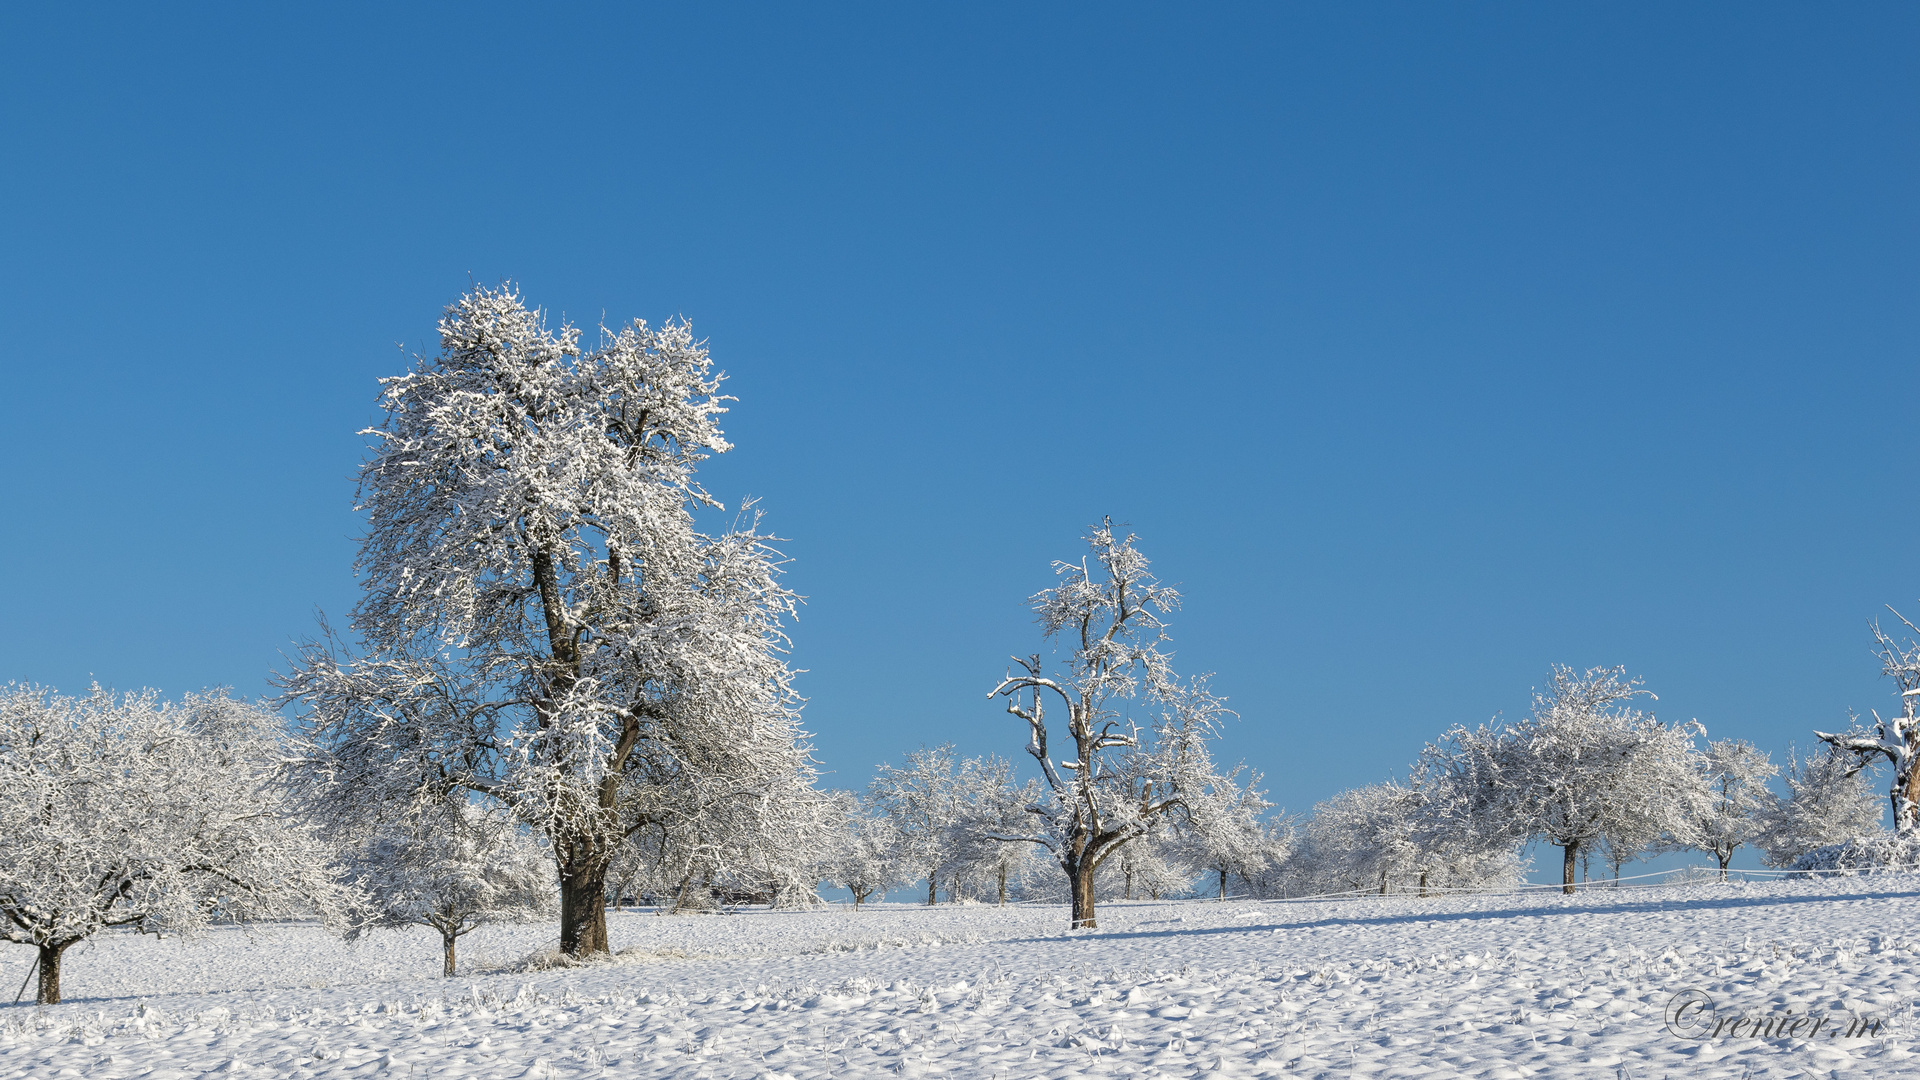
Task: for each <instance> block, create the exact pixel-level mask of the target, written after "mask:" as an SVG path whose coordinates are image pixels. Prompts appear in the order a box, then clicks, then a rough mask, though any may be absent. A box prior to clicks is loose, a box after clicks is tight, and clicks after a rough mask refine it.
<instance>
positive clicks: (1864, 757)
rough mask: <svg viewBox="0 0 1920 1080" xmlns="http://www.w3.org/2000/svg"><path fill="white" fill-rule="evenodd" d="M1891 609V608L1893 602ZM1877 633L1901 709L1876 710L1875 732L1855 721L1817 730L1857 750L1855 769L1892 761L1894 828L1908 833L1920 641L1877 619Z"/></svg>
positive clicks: (1919, 702)
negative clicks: (1899, 636) (1894, 712)
mask: <svg viewBox="0 0 1920 1080" xmlns="http://www.w3.org/2000/svg"><path fill="white" fill-rule="evenodd" d="M1887 610H1888V611H1893V609H1892V608H1891V607H1889V608H1888V609H1887ZM1893 617H1894V618H1896V619H1899V620H1900V622H1901V623H1902V624H1903V625H1905V626H1906V628H1907V629H1909V630H1913V631H1914V632H1916V633H1920V627H1915V626H1914V625H1913V624H1912V623H1910V622H1908V621H1907V617H1906V616H1905V615H1902V614H1900V613H1899V612H1897V611H1894V612H1893ZM1873 638H1874V642H1875V643H1876V645H1877V646H1878V648H1876V649H1875V650H1874V655H1876V656H1878V657H1879V658H1880V671H1881V673H1882V674H1884V675H1886V676H1887V677H1888V678H1890V679H1892V680H1893V681H1894V685H1895V686H1897V687H1899V690H1900V714H1899V715H1898V716H1894V717H1892V718H1890V719H1884V718H1882V717H1881V716H1880V713H1879V712H1878V711H1877V710H1876V711H1875V712H1874V713H1873V719H1874V728H1873V730H1872V731H1867V730H1865V729H1863V728H1862V727H1861V726H1860V725H1859V724H1857V723H1856V724H1854V725H1853V729H1852V730H1850V731H1845V732H1839V733H1834V734H1829V733H1827V732H1824V731H1816V732H1814V734H1815V735H1816V736H1818V737H1819V738H1820V740H1821V741H1822V742H1826V743H1829V744H1831V745H1833V746H1835V747H1837V748H1839V749H1841V750H1845V751H1847V752H1848V753H1851V754H1852V755H1854V767H1853V771H1854V772H1859V771H1860V770H1861V769H1863V768H1865V767H1867V766H1868V765H1871V764H1873V763H1874V762H1875V761H1877V760H1879V759H1882V758H1884V759H1886V761H1887V762H1888V763H1890V764H1891V765H1892V766H1893V782H1892V784H1891V785H1889V787H1888V789H1887V801H1888V802H1889V803H1890V804H1891V805H1892V807H1893V831H1894V832H1896V833H1899V834H1901V835H1903V836H1904V835H1905V834H1907V833H1912V832H1915V831H1916V830H1920V769H1917V768H1915V767H1914V766H1915V765H1916V764H1920V714H1916V711H1915V710H1916V709H1917V708H1920V642H1915V641H1914V640H1913V639H1911V638H1909V639H1907V640H1906V641H1905V642H1900V641H1897V640H1895V639H1894V637H1893V636H1892V635H1891V634H1888V633H1887V632H1886V630H1885V629H1883V628H1882V627H1881V625H1880V624H1879V623H1878V622H1875V623H1874V624H1873Z"/></svg>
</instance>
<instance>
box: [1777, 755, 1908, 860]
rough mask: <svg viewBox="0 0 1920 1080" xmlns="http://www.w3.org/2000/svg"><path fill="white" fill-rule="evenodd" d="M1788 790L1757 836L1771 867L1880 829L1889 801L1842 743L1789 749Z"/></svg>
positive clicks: (1778, 800)
mask: <svg viewBox="0 0 1920 1080" xmlns="http://www.w3.org/2000/svg"><path fill="white" fill-rule="evenodd" d="M1786 781H1787V792H1788V795H1787V797H1786V798H1785V799H1777V800H1774V801H1773V803H1772V805H1771V806H1770V807H1769V808H1768V809H1767V810H1766V811H1765V812H1764V813H1763V815H1762V822H1761V824H1762V827H1761V830H1760V833H1759V835H1758V836H1757V837H1756V838H1755V839H1754V844H1755V846H1757V847H1758V848H1759V849H1760V851H1761V852H1762V854H1761V859H1762V861H1764V862H1765V863H1766V864H1767V865H1768V866H1776V867H1790V866H1792V865H1793V864H1794V863H1796V862H1798V861H1799V859H1800V857H1801V856H1802V855H1805V854H1807V853H1808V852H1810V851H1813V850H1814V849H1816V848H1822V847H1826V846H1827V845H1829V844H1840V843H1845V842H1846V841H1848V840H1851V839H1854V838H1855V837H1864V836H1869V835H1871V834H1873V833H1877V832H1880V831H1881V830H1882V828H1883V826H1882V825H1881V823H1880V822H1881V814H1882V808H1883V807H1884V806H1885V803H1884V802H1883V801H1882V799H1881V798H1880V796H1878V795H1876V794H1874V792H1873V788H1872V786H1871V785H1870V784H1869V783H1868V782H1867V778H1866V777H1865V776H1864V775H1862V774H1861V772H1860V763H1859V761H1858V760H1857V759H1856V758H1855V757H1854V755H1853V754H1851V753H1849V752H1848V751H1846V750H1843V749H1841V748H1840V747H1838V746H1828V747H1827V748H1826V750H1825V751H1824V752H1821V753H1817V754H1813V755H1810V756H1808V757H1807V758H1805V759H1802V758H1801V757H1800V756H1799V754H1798V753H1797V752H1795V751H1794V750H1792V749H1791V748H1789V749H1788V751H1787V775H1786Z"/></svg>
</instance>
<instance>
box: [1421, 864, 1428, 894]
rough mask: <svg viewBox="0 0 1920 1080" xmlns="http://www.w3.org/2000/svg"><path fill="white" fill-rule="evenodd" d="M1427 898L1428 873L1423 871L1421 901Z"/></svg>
mask: <svg viewBox="0 0 1920 1080" xmlns="http://www.w3.org/2000/svg"><path fill="white" fill-rule="evenodd" d="M1426 898H1427V872H1426V871H1425V870H1422V871H1420V899H1422V900H1425V899H1426Z"/></svg>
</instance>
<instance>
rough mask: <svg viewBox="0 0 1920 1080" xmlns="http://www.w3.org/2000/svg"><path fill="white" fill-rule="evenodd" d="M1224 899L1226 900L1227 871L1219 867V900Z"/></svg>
mask: <svg viewBox="0 0 1920 1080" xmlns="http://www.w3.org/2000/svg"><path fill="white" fill-rule="evenodd" d="M1226 898H1227V870H1226V867H1221V868H1220V899H1222V900H1225V899H1226Z"/></svg>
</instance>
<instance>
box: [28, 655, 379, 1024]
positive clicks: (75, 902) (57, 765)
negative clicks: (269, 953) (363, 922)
mask: <svg viewBox="0 0 1920 1080" xmlns="http://www.w3.org/2000/svg"><path fill="white" fill-rule="evenodd" d="M288 760H289V748H288V747H287V746H286V745H285V730H284V728H283V727H282V725H281V723H280V721H279V719H278V718H277V717H276V716H274V715H273V714H272V713H270V712H267V711H266V710H264V709H261V708H258V707H256V706H253V705H249V704H246V703H244V702H240V701H235V700H233V699H232V698H229V697H225V696H223V695H219V694H197V695H190V696H188V697H187V698H186V699H185V700H183V701H181V702H180V703H178V704H173V703H166V702H162V701H160V699H159V697H158V696H157V695H156V694H155V693H154V692H153V691H151V690H147V691H141V692H139V693H132V694H125V695H116V694H114V693H111V692H109V691H106V690H102V689H101V688H99V687H97V686H96V687H94V688H93V691H92V692H91V693H90V694H88V695H87V696H86V697H82V698H68V697H60V696H58V695H56V694H54V693H53V692H52V691H49V690H44V689H41V688H38V687H31V686H22V685H18V684H9V685H8V686H7V687H5V688H4V689H0V822H4V823H5V824H4V829H5V835H6V838H7V848H6V857H5V858H4V859H0V919H4V924H0V940H6V941H12V942H17V943H19V944H22V945H31V946H34V947H35V948H37V949H38V950H39V961H38V963H39V967H38V970H39V974H40V981H39V986H40V989H39V1001H40V1002H41V1004H45V1005H50V1004H54V1003H56V1002H58V1001H59V1000H60V960H61V956H62V954H63V953H65V951H66V950H67V948H68V947H69V946H71V945H73V944H74V943H75V942H78V941H82V940H85V939H86V938H87V937H89V936H90V935H92V934H94V933H96V932H97V931H100V930H102V929H105V928H107V927H112V926H132V927H135V928H138V929H140V930H143V931H152V932H155V933H158V932H162V931H169V932H175V933H190V932H193V931H196V930H199V929H201V928H204V927H205V926H206V925H207V923H208V922H209V921H210V920H212V919H214V918H216V917H217V918H221V919H228V920H236V919H237V920H245V919H254V918H273V917H280V916H288V915H304V914H310V913H312V912H314V911H316V910H317V911H318V912H320V913H321V914H322V915H324V916H326V917H328V918H329V919H331V918H334V917H336V916H338V915H340V914H341V913H342V912H343V911H345V910H346V909H347V907H348V900H349V894H348V892H347V891H346V890H344V889H343V888H342V887H341V886H340V884H339V883H338V881H336V879H335V878H336V875H335V871H334V870H333V869H332V868H331V866H330V865H329V852H328V849H327V847H326V846H325V845H323V844H321V843H319V842H317V841H316V840H315V839H314V838H313V837H312V836H311V835H309V833H308V831H307V830H306V829H305V828H303V827H302V826H300V825H299V824H297V823H295V822H294V821H293V820H292V818H291V812H292V809H293V804H292V801H291V800H290V798H289V791H288V788H287V786H286V784H285V765H286V763H287V761H288Z"/></svg>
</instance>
